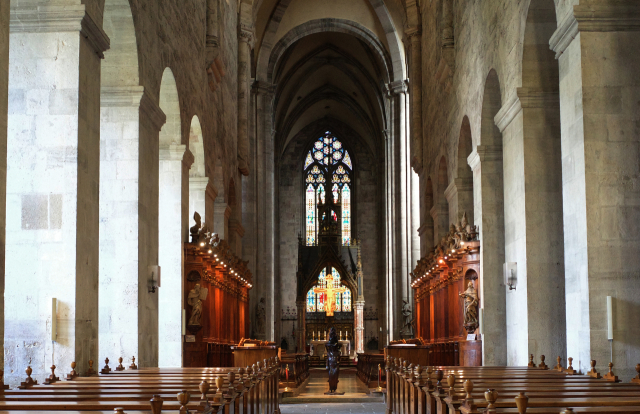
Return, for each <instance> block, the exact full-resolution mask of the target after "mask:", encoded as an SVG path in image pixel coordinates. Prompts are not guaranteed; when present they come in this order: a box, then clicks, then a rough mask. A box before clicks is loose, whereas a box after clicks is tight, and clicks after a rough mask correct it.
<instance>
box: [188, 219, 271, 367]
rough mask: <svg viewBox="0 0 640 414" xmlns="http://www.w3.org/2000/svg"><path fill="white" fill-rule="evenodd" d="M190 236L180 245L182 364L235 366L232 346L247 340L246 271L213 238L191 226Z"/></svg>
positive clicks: (223, 243) (244, 265)
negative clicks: (183, 320)
mask: <svg viewBox="0 0 640 414" xmlns="http://www.w3.org/2000/svg"><path fill="white" fill-rule="evenodd" d="M191 237H192V240H191V243H185V245H184V257H185V271H184V274H185V281H184V302H185V308H186V325H187V332H186V335H185V341H184V352H183V355H184V356H183V359H184V366H185V367H226V366H234V362H233V355H232V349H231V345H233V344H238V343H239V342H240V340H241V339H242V338H247V337H248V336H249V326H250V322H249V290H250V289H251V287H252V279H251V272H250V271H249V269H248V268H247V262H244V261H242V260H241V259H240V258H239V257H237V256H236V255H235V253H234V252H233V251H232V250H231V249H230V248H229V245H228V244H227V242H226V241H224V240H220V239H219V238H218V235H217V234H212V233H209V232H208V231H206V228H200V226H199V225H198V224H196V226H194V227H193V228H192V229H191ZM273 354H274V355H273V356H275V352H273Z"/></svg>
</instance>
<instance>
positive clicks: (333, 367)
mask: <svg viewBox="0 0 640 414" xmlns="http://www.w3.org/2000/svg"><path fill="white" fill-rule="evenodd" d="M325 348H326V349H327V371H328V372H329V394H333V393H335V392H336V389H337V388H338V382H340V381H338V377H339V376H340V343H339V342H338V335H337V334H336V328H334V327H331V330H330V331H329V341H328V342H327V343H326V344H325Z"/></svg>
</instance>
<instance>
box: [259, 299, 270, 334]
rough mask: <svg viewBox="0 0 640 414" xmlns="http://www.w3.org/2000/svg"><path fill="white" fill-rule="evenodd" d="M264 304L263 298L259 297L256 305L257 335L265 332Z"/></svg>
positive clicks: (265, 314)
mask: <svg viewBox="0 0 640 414" xmlns="http://www.w3.org/2000/svg"><path fill="white" fill-rule="evenodd" d="M265 306H266V305H265V300H264V298H260V302H258V305H257V306H256V333H257V334H259V335H264V333H265V326H266V323H267V319H266V316H267V313H266V309H265Z"/></svg>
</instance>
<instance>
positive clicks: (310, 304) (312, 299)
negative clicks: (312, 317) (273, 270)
mask: <svg viewBox="0 0 640 414" xmlns="http://www.w3.org/2000/svg"><path fill="white" fill-rule="evenodd" d="M315 311H316V294H315V293H313V289H311V290H309V293H307V312H315Z"/></svg>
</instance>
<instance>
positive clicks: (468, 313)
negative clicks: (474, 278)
mask: <svg viewBox="0 0 640 414" xmlns="http://www.w3.org/2000/svg"><path fill="white" fill-rule="evenodd" d="M459 296H460V297H461V298H464V327H465V329H466V330H467V332H468V333H469V334H472V333H474V332H475V330H476V328H477V327H478V291H476V289H475V288H474V287H473V282H471V281H470V282H469V284H468V285H467V290H465V291H464V292H462V293H460V294H459Z"/></svg>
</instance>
